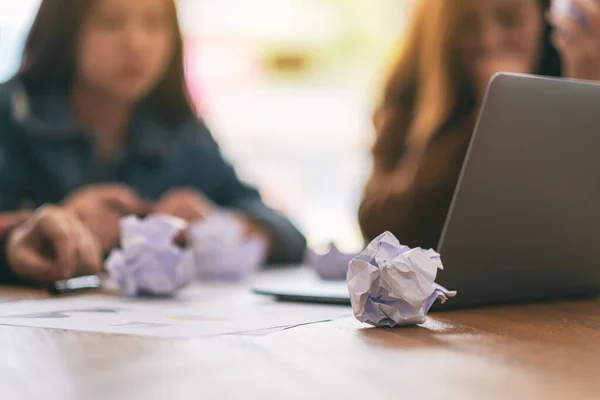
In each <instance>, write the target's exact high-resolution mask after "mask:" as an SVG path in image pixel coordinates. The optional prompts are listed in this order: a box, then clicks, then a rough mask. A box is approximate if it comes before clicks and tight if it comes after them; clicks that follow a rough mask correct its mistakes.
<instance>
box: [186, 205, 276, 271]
mask: <svg viewBox="0 0 600 400" xmlns="http://www.w3.org/2000/svg"><path fill="white" fill-rule="evenodd" d="M187 240H188V244H189V246H190V247H191V250H192V252H193V257H194V261H195V264H196V271H197V276H198V277H199V278H200V279H203V280H225V281H240V280H245V279H248V278H249V277H250V276H252V275H253V274H254V273H256V272H258V270H259V269H260V268H261V266H262V265H263V264H264V262H265V260H266V257H267V252H268V248H267V243H266V241H265V240H263V239H262V238H260V237H257V236H252V237H248V236H247V235H246V232H245V227H244V226H243V225H242V223H241V222H240V221H239V220H238V219H236V218H235V216H234V215H233V214H231V213H228V212H226V211H217V212H214V213H212V214H211V215H210V216H209V217H208V218H206V219H205V220H203V221H200V222H196V223H193V224H192V225H191V226H190V227H189V229H188V231H187Z"/></svg>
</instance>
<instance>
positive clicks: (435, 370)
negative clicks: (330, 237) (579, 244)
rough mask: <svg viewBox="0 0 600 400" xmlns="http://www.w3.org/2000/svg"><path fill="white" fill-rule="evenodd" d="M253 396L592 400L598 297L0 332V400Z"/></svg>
mask: <svg viewBox="0 0 600 400" xmlns="http://www.w3.org/2000/svg"><path fill="white" fill-rule="evenodd" d="M44 296H45V295H44V294H43V293H41V292H36V291H34V290H18V289H8V288H0V298H4V299H6V298H13V299H15V298H41V297H44ZM264 398H266V399H271V398H272V399H371V398H373V399H600V301H599V300H586V301H568V302H554V303H543V304H531V305H521V306H510V307H497V308H487V309H475V310H461V311H452V312H446V313H436V314H431V315H430V318H429V320H428V321H427V323H426V324H425V325H424V326H421V327H414V328H400V329H375V328H370V327H367V326H365V325H362V324H360V323H359V322H357V321H356V320H354V319H353V318H343V319H339V320H336V321H333V322H327V323H320V324H314V325H308V326H300V327H296V328H292V329H288V330H284V331H279V332H272V333H268V334H260V335H256V334H255V335H235V336H232V335H229V336H221V337H215V338H208V339H194V340H183V341H182V340H175V341H173V340H157V339H146V338H140V337H131V336H120V335H107V334H92V333H81V332H69V331H60V330H49V329H48V330H47V329H33V328H21V327H8V326H0V399H3V400H4V399H7V400H13V399H44V400H47V399H61V400H63V399H65V400H66V399H111V400H112V399H136V400H137V399H264Z"/></svg>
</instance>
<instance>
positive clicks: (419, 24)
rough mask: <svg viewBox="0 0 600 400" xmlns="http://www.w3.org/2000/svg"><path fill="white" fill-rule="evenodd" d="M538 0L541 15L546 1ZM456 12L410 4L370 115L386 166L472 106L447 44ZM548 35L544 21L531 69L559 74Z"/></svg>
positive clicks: (442, 5)
mask: <svg viewBox="0 0 600 400" xmlns="http://www.w3.org/2000/svg"><path fill="white" fill-rule="evenodd" d="M538 1H539V3H540V5H541V10H542V12H543V13H546V12H547V11H548V10H549V8H550V0H538ZM457 3H458V4H457ZM462 10H463V8H461V6H460V2H456V1H448V0H419V1H418V2H417V4H416V9H415V10H414V14H413V18H412V21H411V25H410V26H409V29H408V31H407V34H406V35H405V37H404V41H403V47H402V48H401V50H400V54H399V57H398V58H397V60H396V62H395V63H394V64H393V66H392V70H391V73H390V75H389V77H388V80H387V83H386V85H385V88H384V93H383V96H382V99H381V102H380V104H379V106H378V108H377V110H376V113H375V118H374V120H375V121H376V122H375V124H376V130H377V140H376V142H375V145H374V147H373V152H374V153H376V154H379V156H380V158H383V159H385V160H386V165H390V166H393V165H395V163H396V162H397V161H398V159H399V157H400V156H402V155H403V154H404V152H405V151H406V150H407V147H412V148H414V149H418V150H422V149H424V148H425V147H426V146H427V145H428V143H429V142H430V141H431V139H432V138H433V137H435V136H436V135H437V134H439V133H440V132H441V131H442V130H444V129H446V128H448V127H449V126H450V125H452V124H454V123H457V122H460V121H461V120H463V119H464V118H465V117H466V116H468V115H469V114H470V113H472V111H473V110H474V109H475V101H474V98H473V96H472V95H471V94H470V93H469V91H467V90H464V87H465V82H466V80H465V77H464V76H463V75H462V74H461V72H460V68H459V67H457V60H456V54H455V52H454V51H453V47H452V46H453V43H454V42H453V40H454V39H455V37H456V32H457V29H458V28H459V26H460V18H461V14H462V12H463V11H462ZM544 20H545V17H544ZM551 33H552V27H551V26H550V25H549V24H548V23H547V22H546V23H545V26H544V37H543V41H542V43H541V54H540V63H539V66H538V70H537V71H536V73H537V74H539V75H545V76H561V62H560V57H559V55H558V53H557V51H556V49H555V48H554V47H553V45H552V43H551V41H550V36H551ZM407 115H408V118H407ZM403 131H408V132H409V134H408V135H407V138H406V143H405V140H404V136H402V135H399V132H403Z"/></svg>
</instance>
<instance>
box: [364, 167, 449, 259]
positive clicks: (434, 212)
mask: <svg viewBox="0 0 600 400" xmlns="http://www.w3.org/2000/svg"><path fill="white" fill-rule="evenodd" d="M371 179H373V178H371ZM375 179H377V178H375ZM379 179H380V180H379V181H378V182H377V183H373V182H370V183H368V184H367V186H366V188H365V193H364V196H363V200H362V202H361V205H360V208H359V215H358V219H359V224H360V227H361V230H362V232H363V235H364V236H365V238H366V239H368V240H372V239H374V238H375V237H377V236H378V235H380V234H381V233H383V232H385V231H390V232H392V233H393V234H394V235H395V236H396V237H397V238H398V240H399V241H400V242H401V243H403V244H405V245H408V246H411V247H424V248H435V247H436V246H437V244H438V241H439V237H440V234H441V231H442V228H443V224H444V220H445V216H446V214H447V211H448V207H449V202H450V199H451V192H452V189H450V190H448V189H447V188H446V187H445V185H435V186H424V185H419V184H417V183H416V182H415V181H412V182H402V181H400V182H398V181H395V180H394V179H392V178H391V177H388V178H387V179H386V178H383V179H382V178H381V177H379ZM449 191H450V194H448V192H449Z"/></svg>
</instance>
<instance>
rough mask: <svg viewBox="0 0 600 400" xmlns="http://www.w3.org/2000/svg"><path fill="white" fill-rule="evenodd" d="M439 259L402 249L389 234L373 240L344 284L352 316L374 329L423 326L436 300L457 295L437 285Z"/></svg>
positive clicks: (426, 252) (431, 253)
mask: <svg viewBox="0 0 600 400" xmlns="http://www.w3.org/2000/svg"><path fill="white" fill-rule="evenodd" d="M438 269H443V265H442V261H441V259H440V255H439V254H438V253H436V252H435V251H433V250H423V249H421V248H415V249H411V248H409V247H407V246H402V245H401V244H400V242H398V239H396V237H395V236H394V235H393V234H391V233H390V232H385V233H383V234H382V235H380V236H379V237H377V238H376V239H375V240H373V241H372V242H371V243H370V244H369V245H368V246H367V248H366V249H365V250H364V251H363V252H362V253H361V254H360V255H358V256H357V257H355V258H354V259H353V260H352V261H350V264H349V268H348V275H347V277H346V281H347V283H348V291H349V294H350V301H351V303H352V309H353V310H354V315H355V316H356V318H357V319H358V320H359V321H361V322H365V323H368V324H371V325H375V326H387V327H394V326H401V325H416V324H422V323H424V322H425V320H426V315H427V312H428V311H429V309H430V308H431V305H432V304H433V302H434V301H435V300H436V299H440V300H441V301H442V302H444V301H446V300H447V299H448V297H453V296H455V295H456V292H452V291H449V290H447V289H445V288H443V287H442V286H440V285H438V284H436V283H435V282H434V281H435V278H436V275H437V271H438Z"/></svg>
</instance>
